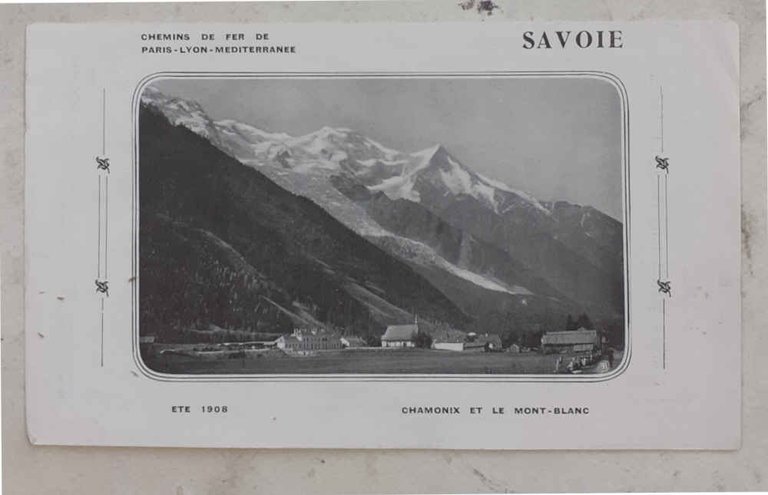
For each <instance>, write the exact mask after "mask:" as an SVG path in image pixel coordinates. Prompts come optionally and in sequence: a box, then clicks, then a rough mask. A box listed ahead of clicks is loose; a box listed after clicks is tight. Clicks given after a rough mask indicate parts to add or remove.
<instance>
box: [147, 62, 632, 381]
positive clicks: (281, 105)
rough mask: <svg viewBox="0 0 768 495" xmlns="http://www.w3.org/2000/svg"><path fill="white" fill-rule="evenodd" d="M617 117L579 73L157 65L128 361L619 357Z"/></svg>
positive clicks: (303, 368) (454, 361)
mask: <svg viewBox="0 0 768 495" xmlns="http://www.w3.org/2000/svg"><path fill="white" fill-rule="evenodd" d="M622 118H623V108H622V101H621V95H620V93H619V91H617V88H616V87H615V85H614V84H613V83H612V82H610V81H608V80H606V79H605V78H600V77H594V76H590V75H585V76H579V77H573V76H570V77H564V76H558V75H545V74H543V75H538V76H527V77H522V76H517V77H516V76H514V75H511V76H507V77H451V76H444V77H322V78H320V77H303V78H301V77H275V78H263V77H261V78H259V77H251V78H248V77H245V78H226V77H220V78H217V77H175V78H160V79H157V80H154V81H152V82H151V83H150V84H148V85H147V86H146V87H145V88H143V92H142V94H141V100H140V110H139V116H138V149H139V160H138V175H139V190H138V194H139V208H140V215H139V228H138V251H139V257H138V259H139V274H138V287H139V298H138V299H139V308H138V312H139V336H138V338H139V347H140V356H141V359H142V360H143V362H144V364H145V365H146V366H147V367H148V368H150V369H151V370H153V371H156V372H160V373H167V374H337V373H338V374H426V375H430V374H451V375H459V374H469V375H472V374H495V375H579V374H587V375H594V374H604V373H609V372H611V371H612V370H615V369H616V368H617V367H618V366H619V365H620V364H621V363H622V361H623V358H624V351H625V342H626V333H627V328H626V324H625V321H626V318H625V317H626V314H625V313H626V312H625V290H624V284H625V280H624V274H625V270H624V207H623V205H624V202H623V200H624V192H623V171H624V166H623V156H622V131H623V127H622Z"/></svg>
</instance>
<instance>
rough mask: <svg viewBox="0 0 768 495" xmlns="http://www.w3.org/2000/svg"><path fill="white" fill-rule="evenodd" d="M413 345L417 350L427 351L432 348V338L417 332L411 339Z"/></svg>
mask: <svg viewBox="0 0 768 495" xmlns="http://www.w3.org/2000/svg"><path fill="white" fill-rule="evenodd" d="M413 343H414V345H416V347H418V348H419V349H429V348H431V347H432V336H431V335H430V334H428V333H424V332H419V333H417V334H416V336H415V337H414V338H413Z"/></svg>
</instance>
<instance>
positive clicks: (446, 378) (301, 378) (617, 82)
mask: <svg viewBox="0 0 768 495" xmlns="http://www.w3.org/2000/svg"><path fill="white" fill-rule="evenodd" d="M462 77H470V78H476V79H481V78H489V79H490V78H498V77H522V78H526V77H528V78H537V77H538V78H541V77H562V78H569V77H573V78H584V77H586V78H593V79H599V80H603V81H606V82H608V83H609V84H611V85H612V86H613V87H614V88H615V89H616V91H617V93H618V95H619V99H620V101H621V109H622V117H621V125H622V132H621V149H622V165H623V166H622V182H623V184H622V186H623V191H622V192H623V200H624V208H623V210H624V222H623V230H624V356H623V359H622V362H621V363H620V364H619V366H617V367H616V368H615V369H614V370H612V372H610V373H605V374H601V375H578V376H572V375H563V376H556V375H550V374H547V375H540V374H531V375H471V374H462V375H459V374H457V375H445V374H399V375H398V374H314V375H310V374H234V373H233V374H213V375H212V374H191V375H190V374H167V373H159V372H157V371H154V370H152V369H150V368H149V367H147V366H146V365H145V364H144V362H143V361H142V359H141V356H140V353H139V308H138V301H139V280H138V267H139V240H138V227H139V163H138V162H139V128H138V126H139V107H140V103H141V94H142V93H143V91H144V88H145V87H146V86H148V85H149V84H150V83H151V82H153V81H155V80H158V79H176V78H197V79H287V78H305V79H324V78H329V79H344V78H353V79H404V78H422V79H427V78H462ZM131 105H132V107H131V108H132V112H131V113H132V115H131V118H132V130H133V131H132V133H133V136H132V139H133V146H132V158H133V160H132V161H133V175H132V191H131V192H132V205H131V212H132V213H131V226H132V236H131V242H132V245H131V252H132V259H131V278H130V280H131V283H133V290H132V291H131V304H132V311H131V325H132V328H133V338H132V345H133V360H134V362H135V363H136V366H137V367H138V368H139V371H141V373H142V374H144V375H145V376H146V377H148V378H151V379H153V380H156V381H165V382H201V383H207V382H224V383H227V382H318V381H320V382H322V381H327V382H470V383H473V382H474V383H476V382H486V383H487V382H496V383H498V382H501V383H520V382H529V383H541V382H552V383H574V382H576V383H595V382H604V381H608V380H611V379H613V378H616V377H617V376H619V375H621V374H622V373H624V371H626V369H627V368H628V366H629V363H630V360H631V356H632V341H631V339H630V322H631V319H630V316H631V311H630V297H629V292H630V286H631V279H630V270H629V266H630V263H629V260H630V246H631V243H630V232H631V229H630V219H631V211H630V209H631V197H630V194H631V188H630V175H629V161H630V140H629V97H628V94H627V90H626V87H625V86H624V83H623V82H622V80H621V79H620V78H619V77H618V76H616V75H615V74H612V73H609V72H605V71H487V72H448V73H444V72H263V73H255V72H195V71H189V72H185V71H178V72H156V73H153V74H149V75H147V76H145V77H144V78H142V79H141V80H139V82H138V83H137V86H136V88H135V90H134V93H133V96H132V102H131Z"/></svg>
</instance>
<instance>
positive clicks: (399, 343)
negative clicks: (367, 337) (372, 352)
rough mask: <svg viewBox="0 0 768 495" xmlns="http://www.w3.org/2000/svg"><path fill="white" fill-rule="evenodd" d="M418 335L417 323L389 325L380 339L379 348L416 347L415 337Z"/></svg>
mask: <svg viewBox="0 0 768 495" xmlns="http://www.w3.org/2000/svg"><path fill="white" fill-rule="evenodd" d="M418 334H419V325H418V323H412V324H410V325H390V326H388V327H387V331H386V332H384V335H383V336H382V337H381V347H416V336H417V335H418Z"/></svg>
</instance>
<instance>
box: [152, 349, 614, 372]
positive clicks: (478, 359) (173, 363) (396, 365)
mask: <svg viewBox="0 0 768 495" xmlns="http://www.w3.org/2000/svg"><path fill="white" fill-rule="evenodd" d="M558 356H561V355H554V354H553V355H542V354H538V353H522V354H515V353H508V352H499V353H489V352H452V351H441V350H434V349H386V350H384V349H381V348H371V349H355V350H350V349H345V350H341V351H322V352H317V353H316V354H314V355H311V356H291V355H287V354H285V353H283V352H282V351H279V350H271V351H268V352H260V353H252V354H247V355H241V356H240V357H227V358H221V359H202V358H200V357H196V356H190V355H183V354H175V353H165V354H163V355H158V356H156V357H155V358H153V359H151V360H148V362H147V364H148V366H149V367H150V368H152V369H153V370H155V371H158V372H161V373H171V374H180V373H182V374H232V373H237V374H504V375H509V374H553V373H555V362H556V360H557V358H558ZM562 357H563V362H564V363H566V362H567V361H568V359H569V356H568V355H562ZM619 361H620V359H619V360H616V361H615V363H614V364H618V362H619Z"/></svg>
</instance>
